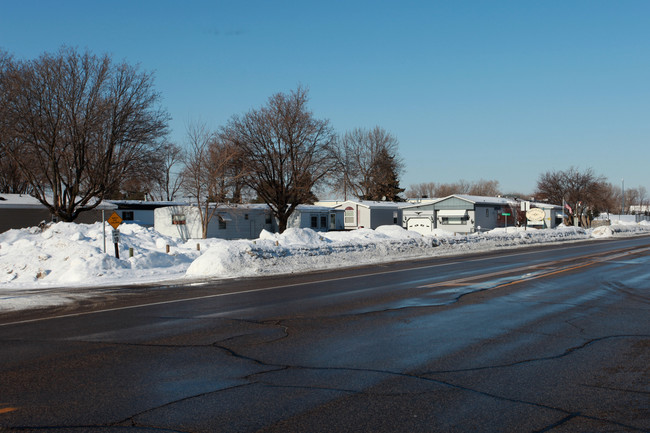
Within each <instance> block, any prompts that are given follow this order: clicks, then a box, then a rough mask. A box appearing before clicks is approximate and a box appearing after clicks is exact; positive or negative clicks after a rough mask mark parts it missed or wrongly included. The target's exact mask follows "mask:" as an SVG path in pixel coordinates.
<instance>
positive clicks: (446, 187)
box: [407, 179, 501, 198]
mask: <svg viewBox="0 0 650 433" xmlns="http://www.w3.org/2000/svg"><path fill="white" fill-rule="evenodd" d="M453 194H471V195H480V196H485V197H494V196H498V195H500V194H501V192H500V190H499V181H498V180H485V179H480V180H478V181H475V182H468V181H466V180H463V179H461V180H459V181H458V182H455V183H438V184H437V183H434V182H428V183H420V184H416V185H411V186H410V189H409V191H408V193H407V196H408V197H416V198H423V197H425V196H426V197H427V198H431V197H436V198H442V197H447V196H450V195H453Z"/></svg>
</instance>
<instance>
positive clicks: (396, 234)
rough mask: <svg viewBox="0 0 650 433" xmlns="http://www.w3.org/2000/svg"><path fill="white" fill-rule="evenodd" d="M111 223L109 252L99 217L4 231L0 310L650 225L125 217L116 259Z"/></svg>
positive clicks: (642, 229)
mask: <svg viewBox="0 0 650 433" xmlns="http://www.w3.org/2000/svg"><path fill="white" fill-rule="evenodd" d="M110 231H111V229H110V227H108V226H107V229H106V233H107V237H106V253H104V237H103V227H102V224H101V223H96V224H91V225H87V224H71V223H58V224H54V225H51V226H50V227H47V228H46V229H45V230H43V231H41V230H40V229H38V228H30V229H21V230H9V231H7V232H4V233H1V234H0V313H1V312H2V311H10V310H20V309H26V308H35V307H41V306H49V305H61V304H65V303H68V302H73V301H75V300H78V299H80V298H84V297H91V296H93V290H94V289H93V287H98V286H114V285H125V284H138V283H151V282H161V283H162V282H166V281H167V282H168V281H173V280H184V281H186V282H189V281H192V280H203V279H206V278H235V277H243V276H253V275H257V276H259V275H271V274H282V273H292V272H305V271H311V270H315V269H334V268H340V267H343V266H351V265H362V264H372V263H380V262H387V261H395V260H406V259H412V258H422V257H432V256H443V255H451V254H462V253H465V252H477V251H488V250H495V249H500V248H512V247H517V246H522V245H530V244H536V243H543V242H560V241H575V240H584V239H589V238H601V237H615V236H626V235H634V234H640V233H650V224H648V223H645V222H643V223H640V224H636V223H633V222H623V221H613V224H612V225H611V226H609V227H600V228H597V229H591V230H583V229H579V228H574V227H562V228H558V229H553V230H534V229H529V230H524V229H523V228H520V229H517V228H514V227H509V228H507V229H495V230H492V231H490V232H486V233H480V234H472V235H469V236H453V235H451V234H449V233H447V232H444V231H441V230H439V231H437V232H436V233H435V235H434V236H422V235H420V234H419V233H415V232H410V231H406V230H404V229H402V228H400V227H397V226H383V227H379V228H378V229H377V230H369V229H362V230H356V231H352V232H329V233H318V232H314V231H313V230H310V229H288V230H287V231H286V232H285V233H283V234H273V233H269V232H266V231H263V232H262V233H261V235H260V238H259V239H256V240H237V241H225V240H219V239H201V240H190V241H187V242H185V241H181V240H179V239H174V238H170V237H167V236H163V235H161V234H159V233H157V232H156V231H154V230H153V229H152V228H144V227H141V226H138V225H135V224H123V225H122V226H121V227H120V232H121V244H120V259H116V258H115V257H114V245H113V244H112V239H111V236H110ZM197 245H198V246H199V247H200V248H197ZM167 246H169V253H167V252H166V251H167ZM129 248H133V257H129ZM80 288H82V289H83V288H87V290H79V289H80ZM72 289H74V290H72Z"/></svg>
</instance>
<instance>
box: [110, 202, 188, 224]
mask: <svg viewBox="0 0 650 433" xmlns="http://www.w3.org/2000/svg"><path fill="white" fill-rule="evenodd" d="M107 201H108V202H109V203H112V204H114V205H115V206H117V209H116V210H115V212H116V213H117V214H118V215H119V216H120V217H121V218H122V221H124V222H125V223H127V224H128V223H134V224H139V225H141V226H144V227H153V226H154V223H155V219H154V211H155V210H156V209H158V208H159V207H167V206H187V205H188V203H185V202H172V201H143V200H107Z"/></svg>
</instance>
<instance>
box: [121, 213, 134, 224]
mask: <svg viewBox="0 0 650 433" xmlns="http://www.w3.org/2000/svg"><path fill="white" fill-rule="evenodd" d="M122 219H123V220H124V221H133V211H132V210H123V211H122Z"/></svg>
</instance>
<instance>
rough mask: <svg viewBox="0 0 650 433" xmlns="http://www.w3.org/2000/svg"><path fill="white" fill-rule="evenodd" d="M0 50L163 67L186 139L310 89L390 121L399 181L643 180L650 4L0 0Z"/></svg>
mask: <svg viewBox="0 0 650 433" xmlns="http://www.w3.org/2000/svg"><path fill="white" fill-rule="evenodd" d="M0 6H1V9H0V11H1V12H0V47H1V48H2V49H4V50H6V51H8V52H10V53H12V54H13V55H14V56H16V57H17V58H35V57H37V56H39V55H40V54H42V53H43V52H46V51H47V52H54V51H57V50H58V49H59V48H60V47H61V46H62V45H64V44H65V45H68V46H73V47H76V48H78V49H80V50H85V49H88V50H90V51H91V52H93V53H95V54H103V53H109V54H111V55H112V56H113V58H114V59H115V60H117V61H121V60H126V61H127V62H129V63H131V64H136V63H137V64H140V66H141V68H142V69H143V70H147V71H153V72H154V73H155V77H156V78H155V85H156V88H157V90H158V91H160V92H161V93H162V96H163V98H164V99H163V105H164V106H165V107H166V108H167V110H168V111H169V113H170V114H171V116H172V117H173V120H172V123H171V128H172V139H173V140H175V141H177V142H179V143H181V144H182V143H183V140H184V137H185V129H186V127H187V125H188V124H189V123H191V122H204V123H206V124H207V126H208V127H210V128H214V129H216V128H218V127H219V126H221V125H223V124H224V123H225V122H226V121H227V120H228V119H229V118H230V117H231V116H232V115H233V114H241V113H244V112H246V111H248V110H249V109H251V108H257V107H259V106H261V105H263V104H264V103H266V101H267V98H268V97H269V96H270V95H272V94H273V93H276V92H289V91H290V90H292V89H295V88H296V87H297V86H298V85H299V84H302V85H303V86H306V87H308V88H309V90H310V101H311V102H310V107H311V109H312V110H313V112H314V113H315V115H316V116H318V117H319V118H327V119H329V120H330V121H331V123H332V125H333V127H334V128H335V129H336V130H337V131H339V132H345V131H346V130H349V129H352V128H355V127H363V128H372V127H374V126H376V125H379V126H381V127H383V128H384V129H386V130H388V131H389V132H391V133H392V134H394V135H395V136H396V137H397V138H398V140H399V142H400V154H401V156H402V157H403V159H404V162H405V165H406V170H405V173H404V174H403V176H402V181H401V183H402V186H403V187H407V186H408V185H410V184H414V183H420V182H430V181H433V182H455V181H457V180H459V179H465V180H468V181H476V180H478V179H481V178H483V179H496V180H498V181H499V182H500V185H501V188H502V189H503V190H504V191H505V192H511V191H519V192H522V193H529V192H532V191H533V190H534V189H535V185H536V181H537V179H538V177H539V175H540V174H541V173H542V172H545V171H547V170H564V169H566V168H569V167H570V166H576V167H578V168H581V169H586V168H593V169H594V170H595V172H596V173H598V174H603V175H605V176H606V177H607V178H608V179H609V181H610V182H612V183H614V184H616V185H620V184H621V179H623V178H624V179H625V186H626V188H627V187H636V186H639V185H643V186H645V187H647V188H648V189H650V179H649V175H648V163H649V162H650V145H649V144H650V143H648V138H649V137H650V25H649V24H648V23H650V1H646V0H639V1H628V0H617V1H599V0H583V1H570V0H558V1H553V0H545V1H532V0H531V1H524V0H517V1H497V0H495V1H485V0H481V1H470V0H467V1H455V0H453V1H452V0H449V1H421V0H420V1H392V2H389V1H377V0H373V1H353V0H346V1H338V0H328V1H320V2H315V1H304V0H303V1H275V0H266V1H246V0H237V1H235V0H232V1H192V0H184V1H168V0H155V1H154V0H150V1H149V0H147V1H145V0H140V1H138V0H130V1H115V0H112V1H104V2H99V1H88V0H83V1H67V0H57V1H52V0H47V1H34V0H21V1H14V0H0Z"/></svg>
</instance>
